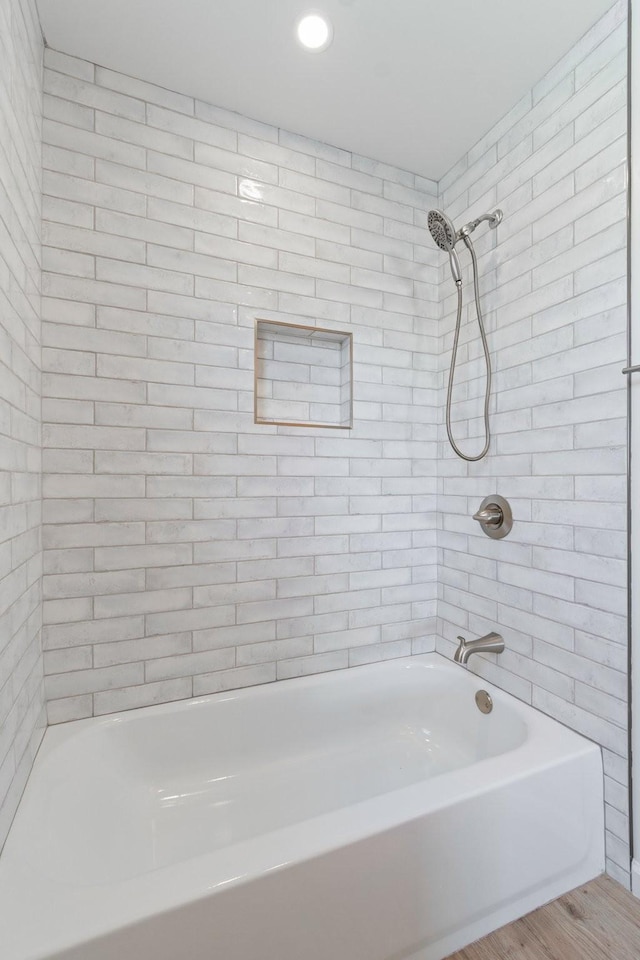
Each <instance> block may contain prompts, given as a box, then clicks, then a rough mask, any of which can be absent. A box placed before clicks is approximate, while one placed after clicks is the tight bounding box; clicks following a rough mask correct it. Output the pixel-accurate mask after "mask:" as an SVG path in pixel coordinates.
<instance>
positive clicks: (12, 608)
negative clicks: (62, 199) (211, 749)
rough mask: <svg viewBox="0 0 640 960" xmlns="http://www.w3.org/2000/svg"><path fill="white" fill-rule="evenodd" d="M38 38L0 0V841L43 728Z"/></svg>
mask: <svg viewBox="0 0 640 960" xmlns="http://www.w3.org/2000/svg"><path fill="white" fill-rule="evenodd" d="M41 126H42V36H41V33H40V26H39V23H38V15H37V12H36V8H35V3H34V2H32V0H0V127H1V128H2V137H0V849H1V848H2V845H3V843H4V840H5V838H6V835H7V831H8V829H9V826H10V824H11V820H12V818H13V815H14V813H15V810H16V806H17V804H18V801H19V799H20V796H21V794H22V791H23V789H24V785H25V783H26V779H27V776H28V775H29V771H30V770H31V764H32V762H33V758H34V756H35V752H36V750H37V748H38V745H39V743H40V739H41V736H42V733H43V732H44V724H45V711H44V690H43V680H42V675H43V669H42V652H41V640H40V635H41V586H40V584H41V576H42V548H41V533H40V530H41V498H40V487H41V482H40V471H41V463H40V224H41V216H40V207H41V163H40V150H41Z"/></svg>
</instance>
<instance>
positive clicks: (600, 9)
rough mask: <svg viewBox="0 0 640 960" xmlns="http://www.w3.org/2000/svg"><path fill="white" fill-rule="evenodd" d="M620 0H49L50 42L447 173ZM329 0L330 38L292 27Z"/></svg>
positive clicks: (289, 126) (326, 137) (44, 7)
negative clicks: (304, 39) (308, 47)
mask: <svg viewBox="0 0 640 960" xmlns="http://www.w3.org/2000/svg"><path fill="white" fill-rule="evenodd" d="M612 3H613V0H311V2H310V3H307V2H306V0H39V8H40V14H41V18H42V25H43V29H44V33H45V37H46V39H47V42H48V44H49V46H51V47H53V48H54V49H56V50H60V51H63V52H65V53H71V54H74V55H76V56H78V57H83V58H85V59H87V60H92V61H94V62H95V63H98V64H101V65H103V66H107V67H111V68H112V69H115V70H119V71H121V72H123V73H126V74H129V75H131V76H134V77H138V78H140V79H143V80H149V81H152V82H154V83H156V84H160V85H161V86H163V87H167V88H169V89H170V90H175V91H178V92H180V93H186V94H189V95H191V96H195V97H198V98H199V99H201V100H205V101H208V102H209V103H213V104H216V105H217V106H222V107H226V108H228V109H230V110H235V111H238V112H240V113H242V114H244V115H245V116H248V117H252V118H254V119H257V120H262V121H265V122H267V123H271V124H275V125H277V126H280V127H283V128H284V129H286V130H289V131H293V132H294V133H300V134H304V135H306V136H309V137H313V138H315V139H317V140H322V141H324V142H325V143H330V144H333V145H335V146H338V147H342V148H344V149H347V150H352V151H354V152H356V153H359V154H362V155H363V156H367V157H373V158H375V159H377V160H382V161H385V162H387V163H390V164H394V165H395V166H398V167H401V168H404V169H406V170H411V171H413V172H415V173H419V174H422V175H423V176H426V177H429V178H432V179H436V180H437V179H439V178H440V177H441V176H442V175H443V174H444V173H446V171H447V170H448V169H449V168H450V167H451V166H452V165H453V164H454V163H455V162H456V161H457V160H459V159H460V157H461V156H462V155H463V154H464V153H465V152H466V151H467V150H468V149H469V148H470V147H471V146H472V145H473V144H474V143H475V142H476V141H477V140H478V139H479V138H480V137H481V136H482V135H483V134H484V133H486V132H487V130H488V129H489V128H490V127H491V126H492V124H493V123H494V122H496V121H497V120H498V119H500V117H501V116H503V115H504V114H505V113H506V112H507V111H508V110H509V109H510V108H511V107H512V106H513V105H514V104H515V103H516V102H517V101H518V100H519V99H520V97H521V96H522V95H523V94H524V93H525V92H526V91H527V90H528V89H530V87H532V86H533V84H534V83H535V82H536V81H537V80H539V79H540V78H541V77H543V76H544V74H545V73H546V72H547V70H548V69H549V68H550V67H552V66H553V64H554V63H556V62H557V61H558V60H559V59H560V57H561V56H562V55H563V54H564V53H565V52H566V51H567V50H569V48H570V47H571V46H572V45H573V44H574V43H575V42H576V41H577V40H578V39H579V38H580V37H581V36H582V35H583V34H584V33H585V31H586V30H587V29H588V28H589V27H590V26H591V24H592V23H594V22H595V20H597V19H598V17H599V16H600V15H601V14H602V13H604V12H605V11H606V10H607V9H608V8H609V7H610V6H612ZM310 8H312V9H316V10H319V11H321V12H323V13H325V14H326V15H328V17H329V18H330V20H331V21H332V23H333V28H334V40H333V43H332V45H331V46H330V47H329V49H328V50H326V51H325V52H323V53H315V54H310V53H307V52H305V51H303V50H302V48H301V47H300V46H299V45H298V44H297V42H296V41H295V39H294V27H295V24H296V22H297V20H298V18H299V17H300V15H301V14H303V13H306V12H308V10H309V9H310Z"/></svg>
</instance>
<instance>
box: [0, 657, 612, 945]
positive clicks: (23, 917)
mask: <svg viewBox="0 0 640 960" xmlns="http://www.w3.org/2000/svg"><path fill="white" fill-rule="evenodd" d="M481 687H484V688H485V689H488V690H489V691H490V693H491V695H492V697H493V699H494V704H495V706H494V710H493V712H492V713H491V714H490V715H483V714H481V713H480V711H479V710H478V708H477V707H476V704H475V699H474V697H475V693H476V691H477V690H478V689H479V688H481ZM603 836H604V826H603V796H602V767H601V758H600V753H599V750H598V748H597V747H596V746H595V745H594V744H592V743H590V742H589V741H587V740H585V739H583V738H582V737H579V736H578V735H577V734H574V733H572V732H571V731H569V730H567V729H566V728H564V727H563V726H561V725H560V724H558V723H556V722H555V721H553V720H550V719H548V718H547V717H545V716H543V715H542V714H540V713H537V712H536V711H535V710H532V709H531V708H529V707H526V706H525V705H523V704H521V703H519V702H518V701H516V700H514V699H513V698H511V697H509V696H508V695H506V694H504V693H501V692H500V691H498V690H496V689H494V688H491V687H489V685H487V684H485V683H483V682H480V681H479V680H478V678H477V677H474V676H473V675H472V674H468V673H466V672H465V670H464V668H462V667H459V666H453V665H451V664H449V663H448V662H447V661H445V660H444V659H443V658H441V657H439V656H438V655H437V654H430V655H427V656H419V657H412V658H408V659H406V660H395V661H391V662H388V663H383V664H374V665H371V666H365V667H358V668H355V669H351V670H345V671H341V672H338V673H332V674H324V675H320V676H315V677H309V678H304V679H299V680H290V681H286V682H285V683H280V684H277V685H273V686H263V687H255V688H252V689H250V690H242V691H239V692H233V693H230V694H218V695H217V696H212V697H205V698H202V699H199V700H192V701H185V702H181V703H177V704H168V705H163V706H158V707H148V708H145V709H141V710H134V711H131V712H129V713H123V714H119V715H116V716H110V717H107V718H104V719H96V720H83V721H79V722H76V723H69V724H65V725H64V726H58V727H53V728H50V729H49V730H48V731H47V733H46V736H45V739H44V743H43V746H42V749H41V750H40V753H39V755H38V758H37V761H36V764H35V767H34V770H33V774H32V776H31V779H30V781H29V784H28V786H27V790H26V792H25V796H24V799H23V801H22V804H21V806H20V809H19V811H18V814H17V817H16V820H15V822H14V825H13V827H12V830H11V833H10V835H9V839H8V841H7V844H6V846H5V850H4V852H3V854H2V857H0V945H1V946H0V953H1V956H2V960H36V958H38V960H40V958H47V960H53V958H56V960H115V958H118V960H120V958H122V960H129V958H136V960H401V958H402V960H408V958H412V960H440V958H442V957H445V956H446V955H448V954H449V953H451V952H452V951H454V950H456V949H458V948H460V947H462V946H463V945H465V944H467V943H469V942H470V941H472V940H474V939H476V938H477V937H479V936H482V935H484V934H485V933H488V932H489V931H490V930H492V929H495V928H496V927H497V926H500V925H502V924H503V923H506V922H508V921H510V920H512V919H514V918H515V917H518V916H520V915H522V914H523V913H525V912H527V911H529V910H531V909H533V908H534V907H536V906H538V905H540V904H542V903H544V902H546V901H547V900H549V899H551V898H553V897H556V896H558V895H559V894H561V893H563V892H565V891H567V890H569V889H571V888H573V887H575V886H577V885H578V884H580V883H583V882H585V881H587V880H589V879H591V878H592V877H594V876H596V875H597V874H599V873H600V872H601V871H602V869H603V864H604V852H603Z"/></svg>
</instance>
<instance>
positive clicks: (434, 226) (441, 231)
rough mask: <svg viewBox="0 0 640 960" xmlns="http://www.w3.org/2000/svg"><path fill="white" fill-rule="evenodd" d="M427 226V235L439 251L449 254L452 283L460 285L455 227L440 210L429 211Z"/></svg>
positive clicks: (460, 271) (460, 272)
mask: <svg viewBox="0 0 640 960" xmlns="http://www.w3.org/2000/svg"><path fill="white" fill-rule="evenodd" d="M427 226H428V227H429V233H430V234H431V236H432V237H433V239H434V241H435V243H436V245H437V246H438V247H440V249H441V250H445V251H446V252H447V253H448V254H449V262H450V263H451V273H452V274H453V279H454V281H455V282H456V283H458V284H460V283H462V270H461V269H460V261H459V260H458V254H457V253H456V251H455V249H454V248H455V245H456V241H457V239H458V235H457V234H456V230H455V227H454V225H453V224H452V223H451V220H449V217H447V216H446V214H444V213H442V211H441V210H429V213H428V216H427Z"/></svg>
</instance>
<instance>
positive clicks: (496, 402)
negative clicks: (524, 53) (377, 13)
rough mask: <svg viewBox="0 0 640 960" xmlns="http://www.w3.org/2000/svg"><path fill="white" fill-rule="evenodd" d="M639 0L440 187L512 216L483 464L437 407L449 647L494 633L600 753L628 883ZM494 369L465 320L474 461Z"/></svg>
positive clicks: (464, 386) (499, 280) (482, 661)
mask: <svg viewBox="0 0 640 960" xmlns="http://www.w3.org/2000/svg"><path fill="white" fill-rule="evenodd" d="M626 8H627V4H626V3H625V2H622V0H620V2H617V3H615V4H614V5H613V7H612V8H611V10H610V12H609V13H607V14H606V15H605V17H604V18H603V19H602V20H601V21H600V22H599V23H598V24H597V25H596V27H595V28H594V29H592V30H591V31H590V32H589V33H588V34H587V35H586V36H585V37H584V38H583V39H582V40H581V41H580V43H578V45H577V46H576V47H575V48H574V49H573V50H572V51H571V52H570V53H569V54H568V55H567V57H565V58H564V60H562V61H561V62H560V63H559V64H558V65H557V66H556V67H555V68H554V69H553V70H552V71H551V73H550V74H549V75H548V76H547V77H545V78H544V79H543V80H542V81H541V82H540V83H539V84H538V85H537V86H536V87H535V88H534V89H533V90H532V91H531V92H530V93H529V94H527V96H526V97H524V98H523V100H522V101H521V102H520V103H519V104H518V105H517V106H516V107H515V108H514V110H513V111H512V112H511V114H509V115H508V116H507V117H505V118H504V119H503V120H502V121H501V122H500V123H499V124H498V125H497V126H496V127H495V128H494V130H492V131H489V132H488V133H487V135H486V136H485V137H483V139H482V141H480V142H479V143H478V144H476V146H475V147H474V148H473V149H472V150H471V151H470V152H469V154H468V155H467V156H466V157H464V158H463V159H462V161H461V162H460V163H459V164H457V165H456V167H455V169H454V170H452V171H451V173H450V174H449V175H447V176H445V177H444V178H443V180H442V181H441V183H440V204H441V206H442V207H443V209H444V210H446V211H447V213H448V214H449V215H450V216H451V217H452V218H453V219H454V220H455V221H457V222H460V221H464V220H465V219H471V218H472V217H473V216H477V215H478V214H480V213H482V212H484V211H485V210H488V209H492V208H495V207H501V208H502V209H503V210H504V213H505V219H504V222H503V223H502V224H501V226H500V227H499V228H498V230H497V232H495V233H494V232H492V231H490V230H487V228H486V227H484V228H481V229H479V230H478V231H477V233H476V234H475V235H474V241H475V239H476V237H477V241H476V246H477V250H478V254H479V260H480V273H481V277H482V279H481V290H482V300H483V304H484V306H485V309H486V320H487V327H488V335H489V341H490V348H491V355H492V361H493V368H494V377H495V379H494V387H493V396H492V427H493V433H494V436H493V440H492V447H491V452H490V455H489V457H488V458H487V459H486V460H483V461H481V462H479V463H475V464H466V463H464V462H463V461H462V460H459V459H457V458H456V457H455V456H454V455H453V452H452V451H451V450H450V448H449V446H448V444H447V442H446V434H445V431H444V425H443V419H442V417H441V418H440V419H441V426H440V434H439V436H440V446H439V479H438V517H439V531H438V550H439V573H438V579H439V601H438V616H439V621H438V633H439V639H438V643H437V648H438V650H439V651H441V652H442V653H444V654H445V655H446V656H451V655H452V652H453V650H454V644H455V643H456V636H457V634H460V633H462V634H467V635H468V636H471V637H475V636H479V635H481V634H483V633H485V632H487V631H488V630H493V629H497V630H499V631H500V632H501V633H502V634H503V635H504V637H505V641H506V650H505V652H504V654H502V655H501V656H500V657H495V656H493V657H492V656H487V657H483V658H475V660H472V661H471V663H470V669H472V670H475V671H476V672H477V673H478V674H479V675H480V676H482V677H486V678H487V680H489V681H491V682H495V683H496V684H497V685H498V686H500V687H503V688H504V689H507V690H509V691H511V692H512V693H515V694H516V696H518V697H520V698H522V699H524V700H527V701H528V702H530V703H532V704H533V705H534V706H535V707H538V708H539V709H541V710H544V711H545V712H546V713H549V714H551V715H552V716H554V717H556V718H557V719H559V720H561V721H562V722H563V723H566V724H568V725H569V726H571V727H573V728H574V729H576V730H578V731H580V732H581V733H584V734H585V735H586V736H588V737H591V738H592V739H594V740H596V741H597V742H598V743H599V744H601V745H602V747H603V750H604V760H605V774H606V780H605V791H606V803H607V806H606V826H607V858H608V859H607V868H608V870H609V872H610V873H611V874H612V875H613V876H614V877H616V878H617V879H618V880H620V881H621V882H623V883H624V884H625V885H627V886H628V884H629V843H628V839H629V827H628V814H629V810H628V781H627V623H626V455H627V450H626V384H625V382H624V377H622V376H621V369H622V367H623V366H624V361H625V359H626V332H625V331H626V309H627V305H626V219H625V216H626V195H625V188H626V178H627V169H626V127H627V117H626V66H627V64H626V48H627V24H626V12H627V10H626ZM464 254H465V251H462V252H461V256H462V257H463V260H464V262H465V265H466V263H467V260H468V257H465V256H464ZM441 269H442V274H441V290H442V300H443V303H444V307H445V310H444V317H443V320H442V340H441V377H442V380H441V384H443V383H444V378H445V377H446V375H447V372H448V363H449V356H450V351H451V346H452V338H453V329H454V320H455V313H454V307H455V302H454V290H453V284H452V281H451V277H450V273H449V266H448V260H447V261H446V262H444V263H443V264H442V266H441ZM467 269H468V268H467ZM469 276H470V275H469V274H467V279H469ZM467 289H469V288H468V287H467ZM484 376H485V374H484V364H483V361H482V353H481V348H480V343H479V339H478V333H477V326H476V325H475V314H474V313H473V311H470V312H466V313H465V325H464V327H463V335H462V349H461V352H460V364H459V367H458V372H457V376H456V389H455V393H454V406H453V416H454V421H456V422H455V423H454V435H455V436H456V437H457V438H458V440H459V442H460V445H461V447H462V448H463V450H465V451H466V452H470V453H475V452H476V451H478V450H479V449H481V447H482V443H483V440H484V433H483V423H482V402H483V391H484V383H485V380H484ZM490 493H500V494H502V495H503V496H505V497H507V499H508V500H509V501H510V502H511V504H512V507H513V513H514V517H515V522H514V526H513V531H512V533H511V534H510V535H509V537H508V538H507V539H506V540H498V541H496V540H491V539H489V538H488V537H486V536H485V535H484V534H483V533H482V531H481V530H480V528H479V526H478V525H477V524H476V523H475V522H474V521H473V520H472V519H471V515H472V514H473V513H474V512H475V511H476V510H477V508H478V506H479V504H480V502H481V500H482V499H483V498H484V497H485V496H486V495H487V494H490Z"/></svg>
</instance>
